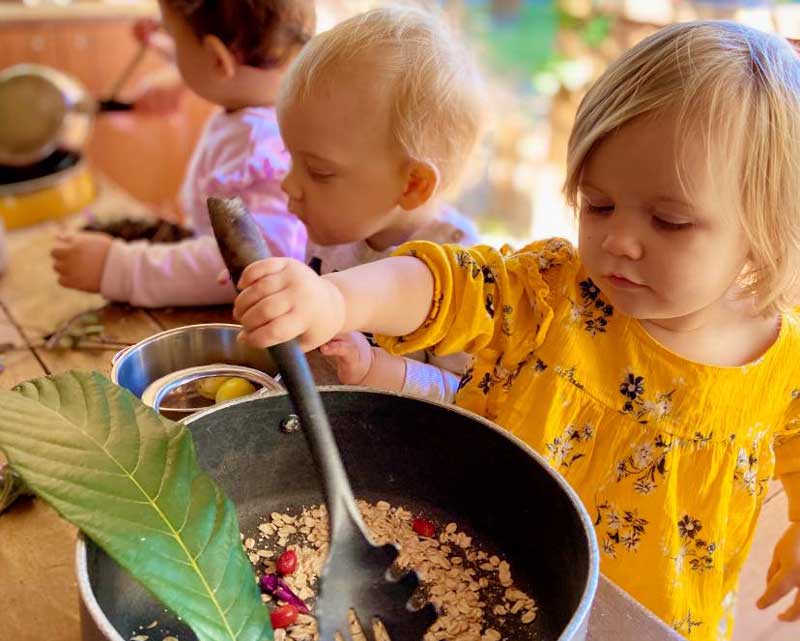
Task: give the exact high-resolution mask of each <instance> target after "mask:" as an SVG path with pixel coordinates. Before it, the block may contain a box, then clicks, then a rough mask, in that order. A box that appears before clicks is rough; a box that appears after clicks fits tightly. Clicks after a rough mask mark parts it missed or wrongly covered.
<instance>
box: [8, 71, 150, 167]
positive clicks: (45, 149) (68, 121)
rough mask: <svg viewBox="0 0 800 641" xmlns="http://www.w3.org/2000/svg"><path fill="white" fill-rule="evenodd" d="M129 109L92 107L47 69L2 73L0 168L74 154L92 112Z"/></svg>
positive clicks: (79, 88)
mask: <svg viewBox="0 0 800 641" xmlns="http://www.w3.org/2000/svg"><path fill="white" fill-rule="evenodd" d="M137 62H138V61H137ZM126 72H127V70H126ZM130 108H131V105H128V104H126V103H122V102H119V101H117V100H114V99H113V98H112V99H111V100H108V101H101V102H96V101H95V100H94V99H93V98H92V97H91V96H90V95H89V92H88V91H87V90H86V88H85V87H84V86H83V85H82V84H81V83H80V82H78V81H77V80H76V79H75V78H73V77H72V76H70V75H68V74H66V73H63V72H61V71H58V70H57V69H53V68H51V67H45V66H43V65H37V64H20V65H14V66H13V67H9V68H7V69H4V70H3V71H0V165H6V166H10V167H25V166H28V165H33V164H35V163H38V162H40V161H42V160H44V159H46V158H47V157H49V156H50V155H51V154H52V153H53V152H55V151H56V150H61V151H63V152H74V153H78V152H80V151H82V149H83V147H84V145H85V144H86V141H87V139H88V138H89V134H90V133H91V130H92V124H93V121H94V116H95V114H96V113H97V112H99V111H120V110H128V109H130Z"/></svg>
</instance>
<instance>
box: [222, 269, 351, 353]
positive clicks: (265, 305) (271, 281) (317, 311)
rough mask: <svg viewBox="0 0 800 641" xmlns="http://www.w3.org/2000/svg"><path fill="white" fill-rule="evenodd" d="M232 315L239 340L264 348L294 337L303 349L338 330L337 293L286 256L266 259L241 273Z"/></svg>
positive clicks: (340, 314) (341, 318)
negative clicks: (238, 327)
mask: <svg viewBox="0 0 800 641" xmlns="http://www.w3.org/2000/svg"><path fill="white" fill-rule="evenodd" d="M238 285H239V289H240V290H241V293H240V294H239V296H238V297H237V298H236V302H235V304H234V307H233V317H234V318H235V319H236V320H237V321H239V322H240V323H241V324H242V325H243V326H244V332H243V335H242V339H243V340H246V341H247V342H248V343H250V344H251V345H252V346H253V347H258V348H262V349H263V348H266V347H270V346H272V345H277V344H278V343H284V342H286V341H288V340H291V339H293V338H297V339H298V342H299V344H300V347H301V348H302V349H303V350H305V351H309V350H312V349H314V348H316V347H319V346H320V345H322V344H323V343H327V342H328V341H329V340H331V339H332V338H333V337H334V336H336V335H337V334H339V333H340V332H341V330H342V328H343V327H344V322H345V308H344V299H343V297H342V294H341V293H340V292H339V290H338V289H337V288H336V286H335V285H333V284H332V283H330V282H328V281H327V280H325V279H324V278H321V277H320V276H318V275H317V274H316V272H314V270H313V269H311V268H310V267H308V266H307V265H305V264H303V263H301V262H300V261H297V260H294V259H291V258H266V259H264V260H260V261H257V262H255V263H253V264H252V265H250V266H249V267H248V268H247V269H245V270H244V272H243V274H242V277H241V279H240V280H239V283H238Z"/></svg>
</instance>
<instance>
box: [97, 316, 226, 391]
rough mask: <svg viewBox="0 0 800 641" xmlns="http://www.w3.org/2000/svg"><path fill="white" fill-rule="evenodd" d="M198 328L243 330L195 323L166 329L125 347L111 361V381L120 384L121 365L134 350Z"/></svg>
mask: <svg viewBox="0 0 800 641" xmlns="http://www.w3.org/2000/svg"><path fill="white" fill-rule="evenodd" d="M198 328H208V329H241V328H242V326H241V325H237V324H236V323H195V324H194V325H183V326H181V327H173V328H172V329H165V330H164V331H163V332H158V333H156V334H153V335H152V336H148V337H147V338H145V339H143V340H141V341H139V342H138V343H135V344H134V345H130V346H129V347H125V348H124V349H121V350H120V351H118V352H117V353H116V354H114V356H113V357H112V359H111V380H112V381H114V382H115V383H117V382H118V376H119V370H120V367H121V365H120V364H121V363H123V362H124V361H125V357H126V356H127V355H128V354H130V352H131V351H132V350H133V349H134V348H137V349H141V348H143V347H145V346H147V345H150V344H151V343H155V342H156V341H158V340H161V339H162V338H164V337H165V336H170V335H171V334H182V333H184V332H186V331H187V330H192V329H198Z"/></svg>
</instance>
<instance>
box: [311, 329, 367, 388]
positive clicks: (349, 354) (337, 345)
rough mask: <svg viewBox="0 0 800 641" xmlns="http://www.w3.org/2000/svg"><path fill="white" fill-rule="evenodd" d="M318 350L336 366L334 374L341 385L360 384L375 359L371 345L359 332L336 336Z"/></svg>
mask: <svg viewBox="0 0 800 641" xmlns="http://www.w3.org/2000/svg"><path fill="white" fill-rule="evenodd" d="M319 351H320V352H321V353H322V355H323V356H325V358H326V359H327V360H328V361H329V362H330V363H332V364H333V365H334V366H335V367H336V376H337V377H338V378H339V381H340V382H341V383H342V384H343V385H360V384H361V383H362V382H363V381H364V379H365V378H366V377H367V374H369V370H370V368H371V367H372V364H373V362H374V360H375V358H374V352H373V350H372V346H371V345H370V344H369V341H368V340H367V337H366V336H364V334H362V333H361V332H349V333H347V334H342V335H340V336H337V337H336V338H334V339H333V340H332V341H330V342H329V343H325V344H324V345H323V346H322V347H320V348H319Z"/></svg>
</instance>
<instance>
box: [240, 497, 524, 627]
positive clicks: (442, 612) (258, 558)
mask: <svg viewBox="0 0 800 641" xmlns="http://www.w3.org/2000/svg"><path fill="white" fill-rule="evenodd" d="M358 506H359V509H360V510H361V513H362V515H363V518H364V523H365V524H366V526H367V529H368V530H369V531H370V532H371V533H372V535H373V539H374V540H375V542H376V543H378V544H384V543H390V542H391V543H395V544H397V545H398V546H399V547H400V555H399V556H398V558H397V564H398V566H399V567H401V568H404V569H406V568H414V569H416V570H417V571H418V573H419V575H420V578H421V579H422V586H423V587H422V588H421V589H420V591H419V593H418V594H416V595H415V596H414V598H413V599H412V600H414V601H417V602H418V603H419V604H420V605H422V604H423V603H424V602H425V601H427V600H430V601H431V602H433V603H434V605H436V607H437V608H438V610H439V618H438V619H437V621H436V623H435V624H434V625H433V626H432V627H431V628H430V629H429V630H428V632H427V634H426V635H425V641H506V640H510V639H512V636H510V634H509V633H504V632H503V630H504V629H506V628H507V627H508V626H509V625H512V622H513V625H515V626H519V625H520V624H523V625H528V624H530V623H531V622H533V621H534V619H535V618H536V612H537V606H536V603H535V601H534V600H533V598H531V597H530V596H529V595H527V594H526V593H525V592H524V591H523V590H521V589H519V588H518V587H515V586H514V583H513V579H512V575H511V566H510V565H509V564H508V562H506V561H504V560H502V559H500V557H498V556H497V555H491V556H490V555H489V554H487V553H486V552H485V551H484V550H481V549H478V548H476V547H474V546H473V542H472V538H471V537H470V536H469V535H467V534H466V533H465V532H463V531H459V528H458V524H456V523H447V524H446V525H445V526H444V527H443V528H442V529H441V531H440V532H439V535H438V537H435V538H424V537H421V536H418V535H417V533H415V532H414V530H413V529H412V521H413V518H414V515H413V514H412V513H411V512H410V511H409V510H407V509H405V508H403V507H392V506H391V505H390V504H389V503H387V502H386V501H379V502H378V503H376V504H369V503H366V502H364V501H359V502H358ZM256 536H257V537H258V539H259V540H258V541H255V540H254V539H250V538H248V539H247V540H246V541H245V548H248V550H249V549H252V548H253V547H255V546H256V543H257V544H258V551H257V553H250V554H249V555H248V556H249V558H250V561H251V562H252V563H253V565H254V566H255V568H256V571H257V573H258V574H263V573H274V572H275V563H274V561H273V560H272V559H273V558H275V557H277V556H278V555H279V554H280V553H281V552H283V551H284V550H286V549H290V550H294V552H295V553H296V554H297V570H296V571H295V572H294V573H293V574H290V575H288V576H285V577H283V579H284V581H285V582H286V583H287V584H288V585H289V587H290V588H291V589H292V590H293V591H294V593H295V594H297V595H298V596H299V597H300V598H301V599H303V600H305V601H306V602H307V603H308V604H309V606H310V607H311V606H312V605H313V599H314V596H315V592H314V589H315V588H316V583H317V579H318V577H319V574H320V571H321V569H322V565H323V563H324V560H325V556H326V554H327V547H328V520H327V510H326V509H325V507H324V506H314V507H309V508H306V509H304V510H303V511H302V512H301V513H299V514H296V515H290V514H282V513H279V512H273V513H271V514H270V516H269V518H268V519H267V521H266V522H264V523H261V524H260V525H259V526H258V533H257V535H256ZM251 540H252V542H253V545H252V546H248V545H247V544H248V543H250V542H251ZM267 600H268V599H265V602H266V601H267ZM350 614H351V616H350V621H351V630H350V633H351V635H352V638H353V640H354V641H361V640H363V639H365V637H364V635H363V633H362V632H361V630H360V629H359V628H358V625H357V622H356V619H355V617H354V616H353V615H352V613H350ZM375 635H376V639H377V640H378V641H390V640H389V637H388V635H387V634H386V631H385V630H378V629H376V630H375ZM275 641H318V635H317V627H316V621H315V620H314V618H313V617H312V616H308V615H303V614H301V615H300V616H299V617H298V619H297V621H296V622H295V623H294V624H293V625H291V626H290V627H289V628H287V629H286V630H285V631H284V630H276V631H275Z"/></svg>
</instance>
